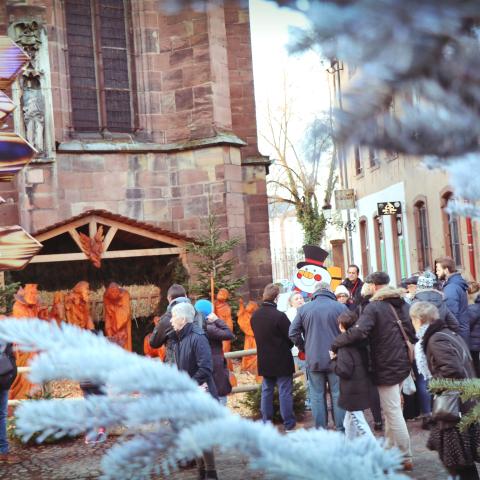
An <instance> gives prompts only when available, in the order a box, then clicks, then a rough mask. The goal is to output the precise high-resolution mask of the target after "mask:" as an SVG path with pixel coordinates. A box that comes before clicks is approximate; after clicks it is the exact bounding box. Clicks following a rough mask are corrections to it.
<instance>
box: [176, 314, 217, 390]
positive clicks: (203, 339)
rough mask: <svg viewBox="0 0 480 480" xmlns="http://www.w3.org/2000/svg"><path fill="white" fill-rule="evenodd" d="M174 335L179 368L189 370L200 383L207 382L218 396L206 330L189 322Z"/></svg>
mask: <svg viewBox="0 0 480 480" xmlns="http://www.w3.org/2000/svg"><path fill="white" fill-rule="evenodd" d="M174 335H175V337H174V343H173V353H174V357H175V364H176V365H177V367H178V369H179V370H183V371H185V372H187V373H188V375H190V377H192V378H193V380H195V381H196V382H197V383H198V384H199V385H202V384H204V383H206V384H207V385H208V391H209V392H210V394H211V395H212V396H213V397H215V398H218V394H217V387H216V386H215V382H214V381H213V361H212V350H211V349H210V345H209V343H208V339H207V336H206V335H205V332H204V331H203V330H202V328H201V327H199V326H198V325H197V324H195V323H187V324H186V325H185V326H184V327H183V328H182V329H181V330H180V331H179V332H175V334H174Z"/></svg>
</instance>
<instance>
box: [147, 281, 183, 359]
mask: <svg viewBox="0 0 480 480" xmlns="http://www.w3.org/2000/svg"><path fill="white" fill-rule="evenodd" d="M167 300H168V307H167V311H166V312H165V313H164V314H163V315H162V316H161V317H160V319H159V321H158V323H157V325H156V326H155V328H154V330H153V332H152V335H151V336H150V341H149V343H150V346H151V347H152V348H160V347H162V346H163V345H165V352H166V353H165V362H166V363H175V359H174V357H173V344H174V341H175V332H174V330H173V328H172V325H171V323H170V320H171V319H172V308H173V307H174V306H175V305H178V304H179V303H191V302H190V299H189V298H188V297H187V292H186V291H185V288H183V287H182V285H178V284H177V283H174V284H173V285H171V286H170V288H169V289H168V291H167Z"/></svg>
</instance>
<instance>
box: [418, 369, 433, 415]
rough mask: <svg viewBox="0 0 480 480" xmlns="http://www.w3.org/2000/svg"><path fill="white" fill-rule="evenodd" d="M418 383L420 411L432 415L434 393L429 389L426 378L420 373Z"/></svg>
mask: <svg viewBox="0 0 480 480" xmlns="http://www.w3.org/2000/svg"><path fill="white" fill-rule="evenodd" d="M416 383H417V395H418V402H419V403H420V413H421V414H422V415H430V414H431V413H432V395H431V394H430V392H429V391H428V382H427V381H426V380H425V377H424V376H423V375H422V374H421V373H419V374H418V375H417V382H416Z"/></svg>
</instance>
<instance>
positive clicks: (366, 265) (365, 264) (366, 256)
mask: <svg viewBox="0 0 480 480" xmlns="http://www.w3.org/2000/svg"><path fill="white" fill-rule="evenodd" d="M359 225H360V248H361V250H362V275H363V278H365V277H366V276H367V275H368V274H369V273H370V248H369V243H368V226H367V220H366V219H365V218H363V219H361V220H360V223H359Z"/></svg>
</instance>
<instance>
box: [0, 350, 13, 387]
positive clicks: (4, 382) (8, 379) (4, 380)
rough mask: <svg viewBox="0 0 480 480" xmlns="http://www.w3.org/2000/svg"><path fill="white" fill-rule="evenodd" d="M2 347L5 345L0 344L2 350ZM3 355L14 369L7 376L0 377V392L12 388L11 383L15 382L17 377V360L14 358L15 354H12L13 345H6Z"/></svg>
mask: <svg viewBox="0 0 480 480" xmlns="http://www.w3.org/2000/svg"><path fill="white" fill-rule="evenodd" d="M3 345H5V344H2V348H3ZM5 354H6V355H7V357H8V358H9V359H10V361H11V362H12V364H13V366H14V367H15V368H14V369H13V371H12V372H10V373H8V374H5V375H0V390H8V389H9V388H10V387H11V386H12V383H13V382H14V381H15V378H16V377H17V360H16V358H15V353H14V352H13V345H12V344H11V343H7V346H6V347H5Z"/></svg>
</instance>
